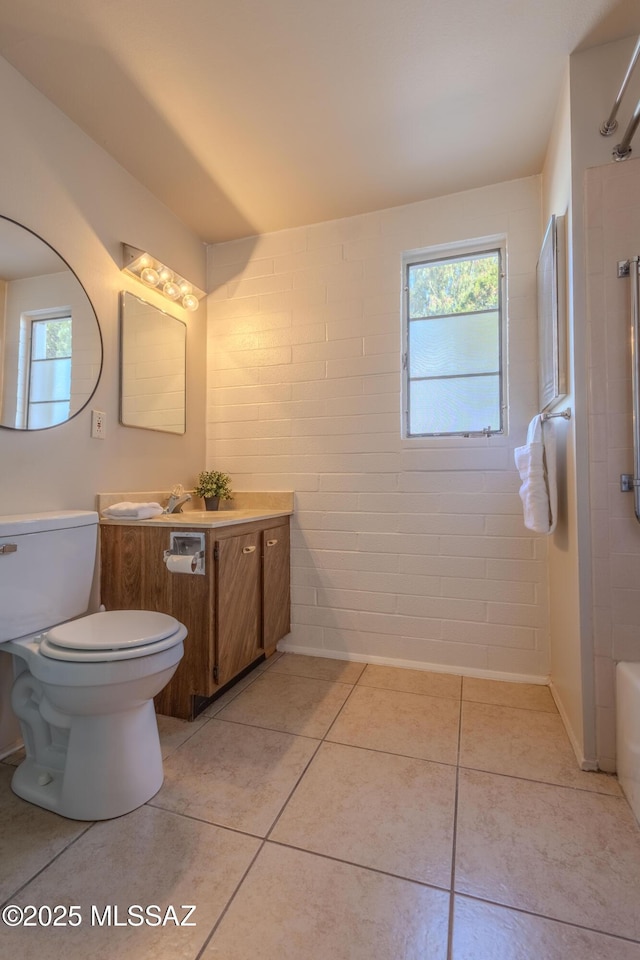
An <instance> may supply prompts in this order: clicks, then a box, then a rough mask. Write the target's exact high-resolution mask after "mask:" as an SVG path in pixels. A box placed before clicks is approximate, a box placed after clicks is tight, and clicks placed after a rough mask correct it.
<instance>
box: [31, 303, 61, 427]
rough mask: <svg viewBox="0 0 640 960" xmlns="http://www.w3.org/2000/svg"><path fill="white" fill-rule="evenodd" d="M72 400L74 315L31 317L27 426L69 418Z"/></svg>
mask: <svg viewBox="0 0 640 960" xmlns="http://www.w3.org/2000/svg"><path fill="white" fill-rule="evenodd" d="M70 400H71V317H56V318H55V319H46V320H32V321H31V352H30V358H29V394H28V401H27V426H28V427H29V428H34V429H38V428H42V427H51V426H53V425H54V424H56V423H62V421H64V420H68V419H69V405H70Z"/></svg>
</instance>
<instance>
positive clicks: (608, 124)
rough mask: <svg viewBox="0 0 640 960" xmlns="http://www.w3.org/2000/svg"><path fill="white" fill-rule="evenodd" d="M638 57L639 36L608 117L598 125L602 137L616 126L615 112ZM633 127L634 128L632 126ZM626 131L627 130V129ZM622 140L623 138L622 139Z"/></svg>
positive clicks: (606, 135) (639, 53) (639, 47)
mask: <svg viewBox="0 0 640 960" xmlns="http://www.w3.org/2000/svg"><path fill="white" fill-rule="evenodd" d="M638 57H640V37H638V42H637V43H636V47H635V50H634V51H633V53H632V55H631V60H630V61H629V66H628V67H627V72H626V73H625V75H624V80H623V81H622V86H621V87H620V90H619V91H618V96H617V97H616V99H615V102H614V104H613V107H612V108H611V113H610V114H609V117H608V119H607V120H605V122H604V123H603V124H602V126H601V127H600V133H601V134H602V136H603V137H610V136H611V134H612V133H613V131H614V130H615V129H616V127H617V126H618V121H617V120H616V114H617V112H618V108H619V107H620V104H621V103H622V98H623V97H624V94H625V91H626V89H627V86H628V84H629V80H630V79H631V74H632V73H633V70H634V67H635V65H636V63H637V62H638ZM636 109H637V108H636ZM634 129H635V128H634ZM627 132H628V131H627ZM632 136H633V134H632ZM624 139H626V135H625V138H624ZM623 142H624V140H623ZM616 149H617V148H616ZM617 159H618V160H621V159H622V157H618V158H617Z"/></svg>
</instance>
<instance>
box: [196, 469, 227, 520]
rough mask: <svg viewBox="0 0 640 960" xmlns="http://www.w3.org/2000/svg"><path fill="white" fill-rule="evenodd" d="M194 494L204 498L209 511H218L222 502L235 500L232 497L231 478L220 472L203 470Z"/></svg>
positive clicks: (199, 475)
mask: <svg viewBox="0 0 640 960" xmlns="http://www.w3.org/2000/svg"><path fill="white" fill-rule="evenodd" d="M193 492H194V493H195V495H196V497H202V499H203V500H204V504H205V507H206V508H207V510H217V509H218V504H219V503H220V501H221V500H233V497H232V496H231V477H230V476H229V475H228V474H227V473H221V472H220V471H219V470H203V471H202V472H201V473H199V474H198V480H197V482H196V485H195V487H194V488H193Z"/></svg>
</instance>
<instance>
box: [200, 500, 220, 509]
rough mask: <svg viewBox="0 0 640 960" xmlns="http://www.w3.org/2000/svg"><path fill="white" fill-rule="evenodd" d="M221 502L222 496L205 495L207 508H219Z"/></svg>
mask: <svg viewBox="0 0 640 960" xmlns="http://www.w3.org/2000/svg"><path fill="white" fill-rule="evenodd" d="M219 503H220V497H205V498H204V505H205V507H206V509H207V510H217V509H218V504H219Z"/></svg>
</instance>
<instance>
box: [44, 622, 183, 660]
mask: <svg viewBox="0 0 640 960" xmlns="http://www.w3.org/2000/svg"><path fill="white" fill-rule="evenodd" d="M185 634H186V630H185V629H184V627H183V626H182V624H181V623H180V622H179V621H178V620H176V619H175V617H171V616H169V615H168V614H166V613H156V612H154V611H152V610H108V611H105V612H103V613H93V614H90V615H89V616H88V617H80V619H78V620H71V621H69V622H67V623H61V624H59V625H58V626H57V627H53V628H52V629H51V630H48V631H47V633H45V634H44V636H43V638H42V641H41V643H40V652H41V653H43V654H44V655H45V656H49V657H53V658H55V659H60V660H64V659H76V658H78V659H80V658H82V659H97V658H100V659H104V658H109V659H127V658H129V657H135V656H143V655H144V654H145V653H147V652H152V651H150V650H147V649H142V648H148V647H150V646H152V645H153V650H154V651H156V650H158V651H159V650H160V649H162V650H164V649H166V648H167V647H169V646H171V645H172V644H174V643H177V642H178V641H179V640H181V639H183V637H184V635H185ZM109 651H111V655H110V656H109Z"/></svg>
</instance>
